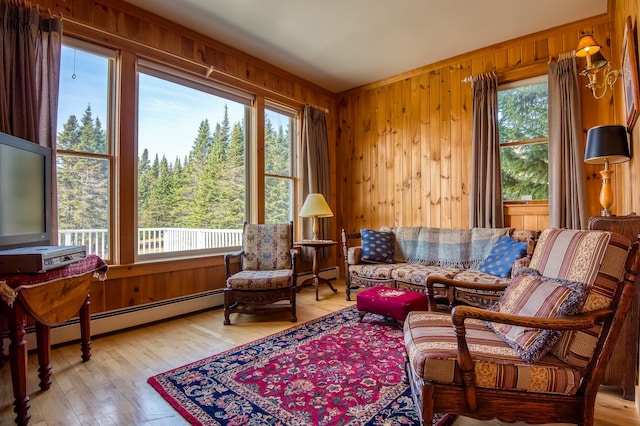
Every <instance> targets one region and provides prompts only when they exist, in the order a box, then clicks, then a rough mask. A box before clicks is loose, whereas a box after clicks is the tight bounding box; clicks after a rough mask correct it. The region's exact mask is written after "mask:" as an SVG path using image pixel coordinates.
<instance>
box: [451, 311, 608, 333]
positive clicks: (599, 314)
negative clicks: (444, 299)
mask: <svg viewBox="0 0 640 426" xmlns="http://www.w3.org/2000/svg"><path fill="white" fill-rule="evenodd" d="M613 314H614V311H613V310H612V309H609V308H606V309H599V310H596V311H590V312H586V313H582V314H576V315H571V316H564V317H555V318H547V317H526V316H520V315H511V314H504V313H501V312H494V311H489V310H486V309H481V308H475V307H473V306H456V307H454V308H453V310H452V311H451V321H452V322H453V325H454V327H462V328H464V320H465V319H467V318H473V319H478V320H482V321H492V322H499V323H502V324H510V325H517V326H521V327H531V328H542V329H548V330H583V329H588V328H591V327H593V326H594V325H596V324H597V323H599V322H602V321H604V320H605V319H606V318H607V317H608V316H611V315H613Z"/></svg>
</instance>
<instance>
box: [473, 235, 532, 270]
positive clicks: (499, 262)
mask: <svg viewBox="0 0 640 426" xmlns="http://www.w3.org/2000/svg"><path fill="white" fill-rule="evenodd" d="M527 246H528V244H527V243H523V242H520V241H516V240H514V239H513V238H511V237H509V236H507V235H505V236H503V237H500V239H499V240H498V243H497V244H496V245H495V246H494V247H493V249H491V253H489V256H487V258H486V259H485V260H484V261H483V262H482V263H481V264H480V266H478V269H479V270H480V271H482V272H485V273H487V274H491V275H495V276H497V277H502V278H506V277H508V276H509V275H510V274H511V268H512V267H513V263H514V262H515V261H516V260H518V259H520V258H523V257H524V256H526V254H527Z"/></svg>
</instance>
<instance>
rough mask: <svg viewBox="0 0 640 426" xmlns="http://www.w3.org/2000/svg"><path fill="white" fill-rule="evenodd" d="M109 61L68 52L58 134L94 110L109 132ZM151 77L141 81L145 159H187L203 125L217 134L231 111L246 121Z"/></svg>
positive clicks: (232, 107) (212, 99)
mask: <svg viewBox="0 0 640 426" xmlns="http://www.w3.org/2000/svg"><path fill="white" fill-rule="evenodd" d="M107 63H108V61H107V59H106V58H104V57H100V56H97V55H93V54H87V53H85V52H83V51H81V50H78V49H73V48H69V47H63V49H62V61H61V69H60V100H59V105H58V132H60V131H61V130H62V128H63V125H64V123H66V122H67V120H68V118H69V116H70V115H72V114H74V115H75V116H76V118H77V119H78V120H80V119H81V118H82V116H83V114H84V112H85V110H86V108H87V106H88V105H91V111H92V114H93V118H94V119H95V118H96V117H97V118H99V119H100V121H101V123H102V127H103V128H106V127H107V95H106V93H107V92H106V90H107V87H108V86H107ZM172 88H175V85H174V84H173V83H170V82H167V81H165V80H161V79H158V78H155V77H151V76H148V75H141V76H140V93H139V104H140V105H142V108H144V109H143V112H142V113H141V114H140V122H139V123H138V135H139V136H138V137H139V139H138V145H139V153H141V152H142V150H143V149H144V148H147V149H148V150H149V153H150V156H151V158H153V157H154V156H155V154H156V153H158V154H159V155H160V156H162V155H163V154H164V155H166V157H167V159H168V160H169V161H170V162H173V161H174V160H175V159H176V157H179V158H180V159H183V158H184V156H185V155H186V154H187V153H188V152H189V150H190V148H191V146H192V145H193V141H194V140H195V138H196V136H197V132H198V127H199V125H200V123H201V122H202V120H204V119H208V120H209V124H210V126H211V130H212V131H213V130H214V126H215V124H216V123H217V122H221V121H222V118H223V116H224V104H225V103H226V104H227V106H228V108H229V120H230V122H231V124H232V125H233V123H235V122H237V121H241V120H242V118H243V115H244V106H243V105H240V104H238V103H235V102H233V101H229V100H225V99H222V98H219V97H216V96H213V95H210V94H208V93H204V92H200V91H198V90H194V89H190V88H187V87H184V86H181V90H178V91H176V90H172Z"/></svg>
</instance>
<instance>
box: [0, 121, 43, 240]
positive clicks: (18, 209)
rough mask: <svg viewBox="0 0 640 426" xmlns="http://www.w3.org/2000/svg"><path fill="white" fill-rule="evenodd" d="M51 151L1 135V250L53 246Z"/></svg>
mask: <svg viewBox="0 0 640 426" xmlns="http://www.w3.org/2000/svg"><path fill="white" fill-rule="evenodd" d="M51 167H52V166H51V150H50V149H49V148H46V147H43V146H40V145H38V144H36V143H33V142H29V141H26V140H24V139H20V138H17V137H15V136H11V135H8V134H6V133H1V132H0V250H5V249H11V248H19V247H32V246H49V245H51Z"/></svg>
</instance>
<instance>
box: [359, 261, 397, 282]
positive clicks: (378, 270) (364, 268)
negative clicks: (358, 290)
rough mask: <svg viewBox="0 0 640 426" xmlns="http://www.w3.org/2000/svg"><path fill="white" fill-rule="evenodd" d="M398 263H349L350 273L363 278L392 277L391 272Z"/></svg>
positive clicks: (381, 278) (382, 278) (384, 278)
mask: <svg viewBox="0 0 640 426" xmlns="http://www.w3.org/2000/svg"><path fill="white" fill-rule="evenodd" d="M397 267H398V265H397V264H387V263H376V264H363V263H361V264H359V265H349V274H351V275H355V276H357V277H362V278H375V279H379V280H388V279H391V273H392V272H393V270H394V269H395V268H397Z"/></svg>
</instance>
